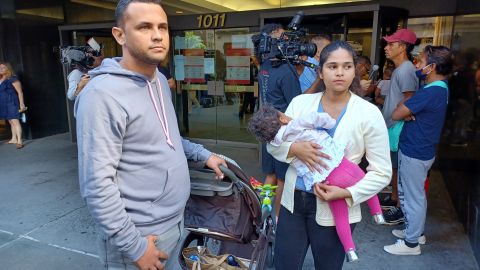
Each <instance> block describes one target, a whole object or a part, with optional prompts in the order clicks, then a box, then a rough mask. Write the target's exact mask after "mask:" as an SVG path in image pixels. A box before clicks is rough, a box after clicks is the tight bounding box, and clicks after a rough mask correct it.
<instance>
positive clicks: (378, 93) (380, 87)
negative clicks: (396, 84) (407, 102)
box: [375, 67, 395, 109]
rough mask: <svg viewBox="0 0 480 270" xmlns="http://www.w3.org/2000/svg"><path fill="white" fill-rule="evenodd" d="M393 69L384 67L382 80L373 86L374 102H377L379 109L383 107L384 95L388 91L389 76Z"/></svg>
mask: <svg viewBox="0 0 480 270" xmlns="http://www.w3.org/2000/svg"><path fill="white" fill-rule="evenodd" d="M393 70H395V68H394V67H385V70H384V71H383V80H380V81H379V82H378V83H377V86H376V88H375V104H377V106H378V107H379V108H380V109H382V108H383V103H384V102H385V97H386V96H387V95H388V92H389V91H390V78H391V77H392V73H393Z"/></svg>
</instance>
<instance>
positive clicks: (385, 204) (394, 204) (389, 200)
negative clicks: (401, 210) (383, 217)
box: [380, 196, 397, 210]
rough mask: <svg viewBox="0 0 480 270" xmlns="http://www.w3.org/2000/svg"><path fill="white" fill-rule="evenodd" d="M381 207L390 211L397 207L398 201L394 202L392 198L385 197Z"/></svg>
mask: <svg viewBox="0 0 480 270" xmlns="http://www.w3.org/2000/svg"><path fill="white" fill-rule="evenodd" d="M380 206H381V207H382V209H383V210H390V209H392V208H396V207H397V201H394V200H392V197H390V196H385V198H383V199H382V200H380Z"/></svg>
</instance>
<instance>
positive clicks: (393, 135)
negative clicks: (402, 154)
mask: <svg viewBox="0 0 480 270" xmlns="http://www.w3.org/2000/svg"><path fill="white" fill-rule="evenodd" d="M403 123H404V122H403V121H398V122H397V123H395V125H393V126H391V127H389V128H388V141H389V142H390V151H392V152H397V151H398V142H399V141H400V133H402V129H403Z"/></svg>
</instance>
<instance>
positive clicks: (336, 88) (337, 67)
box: [320, 48, 355, 92]
mask: <svg viewBox="0 0 480 270" xmlns="http://www.w3.org/2000/svg"><path fill="white" fill-rule="evenodd" d="M320 78H321V79H323V82H324V83H325V89H326V91H333V92H344V91H348V89H349V88H350V85H351V84H352V81H353V79H354V78H355V65H354V63H353V56H352V55H351V54H350V52H348V51H347V50H345V49H342V48H340V49H337V50H335V51H333V52H332V53H330V56H328V58H327V61H325V64H323V66H322V71H321V72H320Z"/></svg>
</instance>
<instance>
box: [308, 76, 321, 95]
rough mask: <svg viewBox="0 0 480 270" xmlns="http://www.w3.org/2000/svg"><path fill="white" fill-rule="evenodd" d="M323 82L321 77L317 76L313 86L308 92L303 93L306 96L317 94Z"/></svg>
mask: <svg viewBox="0 0 480 270" xmlns="http://www.w3.org/2000/svg"><path fill="white" fill-rule="evenodd" d="M321 81H322V79H320V77H318V76H317V78H316V79H315V81H313V83H312V85H311V86H310V87H309V88H308V89H307V90H305V92H303V93H304V94H313V93H316V92H317V91H318V87H319V85H320V82H321Z"/></svg>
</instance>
